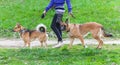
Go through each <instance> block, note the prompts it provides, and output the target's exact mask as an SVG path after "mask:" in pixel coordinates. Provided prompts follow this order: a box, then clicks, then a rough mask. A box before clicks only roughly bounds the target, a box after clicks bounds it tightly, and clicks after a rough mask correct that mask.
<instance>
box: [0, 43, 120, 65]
mask: <svg viewBox="0 0 120 65" xmlns="http://www.w3.org/2000/svg"><path fill="white" fill-rule="evenodd" d="M95 47H96V45H89V48H83V47H82V46H81V45H74V46H73V48H71V49H67V45H65V46H64V47H61V48H58V49H52V48H47V49H44V48H32V49H30V48H19V49H3V48H1V49H0V65H119V64H120V61H119V60H120V52H119V51H120V48H119V47H120V45H104V46H103V48H102V49H96V48H95Z"/></svg>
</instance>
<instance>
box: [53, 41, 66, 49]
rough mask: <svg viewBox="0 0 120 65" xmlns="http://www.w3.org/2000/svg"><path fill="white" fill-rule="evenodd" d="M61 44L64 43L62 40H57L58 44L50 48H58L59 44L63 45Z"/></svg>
mask: <svg viewBox="0 0 120 65" xmlns="http://www.w3.org/2000/svg"><path fill="white" fill-rule="evenodd" d="M63 45H64V43H63V42H58V44H57V45H55V46H53V47H52V48H59V47H61V46H63Z"/></svg>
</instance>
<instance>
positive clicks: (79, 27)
mask: <svg viewBox="0 0 120 65" xmlns="http://www.w3.org/2000/svg"><path fill="white" fill-rule="evenodd" d="M61 29H62V30H63V31H67V32H68V33H69V36H70V39H71V42H70V45H69V48H71V47H72V44H73V41H74V39H75V38H79V39H80V41H81V42H82V45H83V46H84V47H85V44H84V39H83V37H84V36H85V35H86V34H87V33H88V32H90V33H91V34H92V36H93V38H94V39H96V40H97V41H98V42H99V45H98V46H97V48H102V45H103V41H102V40H101V37H102V36H104V37H112V35H111V34H106V33H105V31H104V29H103V26H102V25H101V24H99V23H96V22H88V23H85V24H69V23H68V19H66V21H65V22H62V23H61Z"/></svg>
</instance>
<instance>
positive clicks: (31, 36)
mask: <svg viewBox="0 0 120 65" xmlns="http://www.w3.org/2000/svg"><path fill="white" fill-rule="evenodd" d="M13 31H14V32H19V33H20V37H21V38H22V39H23V41H24V43H25V45H24V46H26V45H28V47H30V42H31V41H32V40H35V39H36V38H37V39H38V40H39V41H40V43H41V47H42V46H43V44H45V47H46V46H47V43H46V41H47V37H48V35H47V32H46V26H45V25H43V24H39V25H38V26H37V27H36V30H27V29H25V28H24V27H23V26H22V25H20V24H16V26H15V27H14V29H13Z"/></svg>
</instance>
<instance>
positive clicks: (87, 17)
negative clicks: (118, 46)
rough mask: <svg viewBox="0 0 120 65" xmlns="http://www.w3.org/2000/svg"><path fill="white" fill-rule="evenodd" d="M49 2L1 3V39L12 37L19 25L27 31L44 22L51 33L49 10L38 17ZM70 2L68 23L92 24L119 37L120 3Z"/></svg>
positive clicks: (6, 0) (101, 0)
mask: <svg viewBox="0 0 120 65" xmlns="http://www.w3.org/2000/svg"><path fill="white" fill-rule="evenodd" d="M48 3H49V0H0V37H13V32H11V30H12V29H13V27H14V26H15V24H16V23H18V22H19V23H20V24H22V25H23V26H24V27H25V28H28V29H35V27H36V26H37V25H38V24H39V23H43V24H45V25H46V26H47V31H48V32H49V31H51V28H50V24H51V20H52V17H53V15H54V10H49V11H48V12H47V15H46V17H45V18H44V19H41V18H40V16H41V14H42V12H43V10H44V9H45V7H46V6H47V4H48ZM71 3H72V7H73V14H74V16H75V17H76V18H75V19H74V18H72V17H70V22H71V23H79V24H82V23H85V22H90V21H95V22H98V23H101V24H102V25H103V26H104V27H105V29H106V30H107V31H108V32H110V33H112V34H114V37H120V34H119V32H120V29H119V27H120V0H71ZM65 9H66V12H65V14H64V17H63V20H65V19H66V17H67V16H68V12H67V6H66V5H65Z"/></svg>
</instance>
